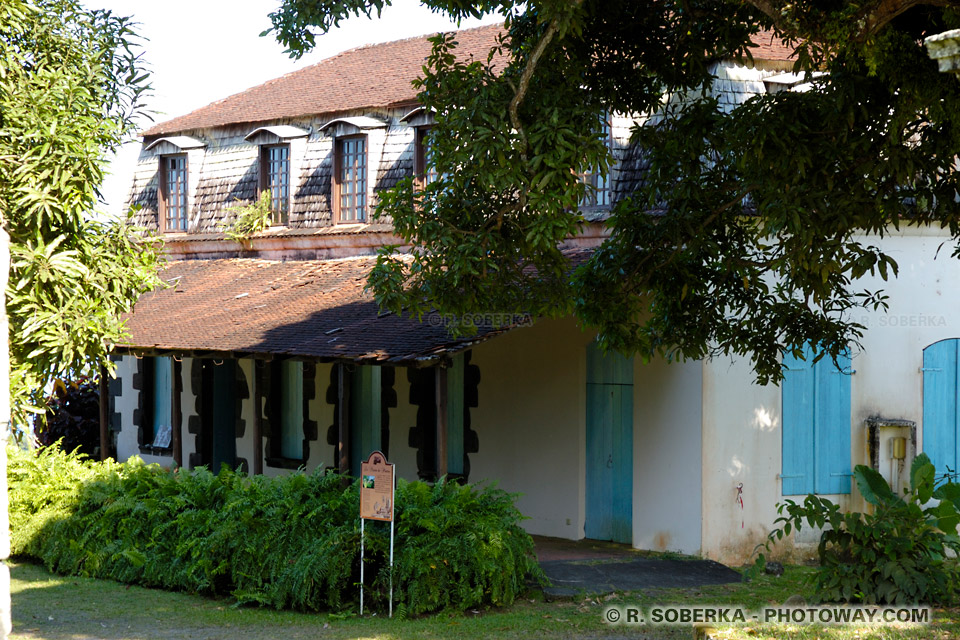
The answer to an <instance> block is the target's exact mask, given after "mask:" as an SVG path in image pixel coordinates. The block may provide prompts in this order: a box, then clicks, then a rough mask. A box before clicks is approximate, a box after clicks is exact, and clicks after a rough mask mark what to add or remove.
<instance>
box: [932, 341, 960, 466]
mask: <svg viewBox="0 0 960 640" xmlns="http://www.w3.org/2000/svg"><path fill="white" fill-rule="evenodd" d="M958 345H960V340H957V339H956V338H954V339H951V340H942V341H940V342H937V343H935V344H932V345H930V346H929V347H927V348H926V349H924V350H923V450H924V452H925V453H926V454H927V455H928V456H930V461H931V462H933V464H934V466H935V467H936V468H937V473H943V472H945V471H946V470H947V467H949V468H951V469H954V470H956V469H957V459H958V456H957V445H958V442H957V428H958V425H957V393H958V390H957V360H958V358H957V349H958Z"/></svg>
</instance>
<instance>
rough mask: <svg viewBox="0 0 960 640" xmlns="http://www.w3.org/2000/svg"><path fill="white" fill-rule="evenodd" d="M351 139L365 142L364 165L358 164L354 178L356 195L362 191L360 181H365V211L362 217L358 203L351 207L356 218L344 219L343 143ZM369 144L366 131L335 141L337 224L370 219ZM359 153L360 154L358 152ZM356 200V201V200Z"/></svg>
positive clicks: (334, 175) (334, 187) (334, 186)
mask: <svg viewBox="0 0 960 640" xmlns="http://www.w3.org/2000/svg"><path fill="white" fill-rule="evenodd" d="M351 141H360V142H362V143H363V154H362V155H363V165H362V167H360V166H356V169H357V172H356V173H357V178H356V180H354V181H353V182H354V185H355V188H354V192H353V195H354V197H356V196H357V194H359V193H360V189H359V188H357V187H359V185H360V183H361V182H362V183H363V192H362V193H363V211H362V217H361V215H359V214H358V212H357V209H358V208H359V207H358V206H357V205H354V206H353V207H352V208H351V209H352V211H353V212H354V215H355V216H356V217H355V218H350V219H344V217H343V214H344V208H343V206H342V202H341V199H342V198H341V195H342V189H343V184H344V181H343V179H342V177H341V176H342V174H343V168H344V167H343V156H344V152H343V145H344V143H345V142H351ZM369 151H370V150H369V146H368V144H367V135H366V134H364V133H361V134H356V135H349V136H341V137H338V138H337V139H336V140H335V142H334V163H333V164H334V167H333V210H334V220H335V221H336V223H337V224H366V223H367V221H368V220H369V208H370V194H369V167H370V156H369ZM358 155H359V154H358ZM355 202H356V201H355Z"/></svg>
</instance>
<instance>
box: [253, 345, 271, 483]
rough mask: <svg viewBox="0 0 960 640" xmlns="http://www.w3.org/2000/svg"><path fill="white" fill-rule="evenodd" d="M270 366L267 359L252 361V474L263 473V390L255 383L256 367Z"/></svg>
mask: <svg viewBox="0 0 960 640" xmlns="http://www.w3.org/2000/svg"><path fill="white" fill-rule="evenodd" d="M269 366H271V363H270V362H269V361H263V360H254V361H253V382H252V383H251V384H253V474H254V475H256V476H259V475H261V474H263V406H262V405H263V395H262V394H263V392H262V391H261V389H260V385H259V384H257V369H258V368H259V369H261V370H262V369H263V368H264V367H269Z"/></svg>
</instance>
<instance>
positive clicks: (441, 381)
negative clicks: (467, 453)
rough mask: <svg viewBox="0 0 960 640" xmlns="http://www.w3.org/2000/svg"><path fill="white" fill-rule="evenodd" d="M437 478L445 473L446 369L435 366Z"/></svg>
mask: <svg viewBox="0 0 960 640" xmlns="http://www.w3.org/2000/svg"><path fill="white" fill-rule="evenodd" d="M436 372H437V375H436V376H434V379H435V380H436V385H437V388H436V393H435V397H436V399H437V479H438V480H439V479H440V478H442V477H444V476H445V475H447V369H446V367H437V368H436Z"/></svg>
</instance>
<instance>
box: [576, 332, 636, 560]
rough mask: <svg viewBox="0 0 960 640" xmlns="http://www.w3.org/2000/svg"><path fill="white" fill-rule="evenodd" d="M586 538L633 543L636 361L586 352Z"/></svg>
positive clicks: (615, 355)
mask: <svg viewBox="0 0 960 640" xmlns="http://www.w3.org/2000/svg"><path fill="white" fill-rule="evenodd" d="M586 427H587V443H586V445H587V446H586V457H587V477H586V521H585V523H584V533H585V534H586V536H587V537H588V538H593V539H595V540H614V541H616V542H626V543H630V542H632V541H633V360H632V359H631V358H624V357H623V356H621V355H619V354H607V355H602V354H601V353H600V351H599V350H598V349H597V348H596V346H595V345H593V344H591V345H590V346H589V347H588V349H587V420H586Z"/></svg>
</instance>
